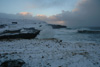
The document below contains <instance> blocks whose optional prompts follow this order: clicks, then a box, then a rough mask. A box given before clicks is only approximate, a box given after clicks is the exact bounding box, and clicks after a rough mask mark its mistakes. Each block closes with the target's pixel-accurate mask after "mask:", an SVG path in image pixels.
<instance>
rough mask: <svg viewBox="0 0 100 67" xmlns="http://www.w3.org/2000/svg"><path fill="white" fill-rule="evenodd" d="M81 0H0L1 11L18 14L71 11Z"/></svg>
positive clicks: (49, 14) (51, 13) (48, 13)
mask: <svg viewBox="0 0 100 67" xmlns="http://www.w3.org/2000/svg"><path fill="white" fill-rule="evenodd" d="M78 1H79V0H0V12H1V13H8V14H16V13H20V12H30V13H32V14H33V16H35V15H38V14H43V15H46V16H51V15H55V14H58V13H61V12H62V11H63V10H66V11H71V10H72V9H73V8H74V6H75V5H76V3H77V2H78Z"/></svg>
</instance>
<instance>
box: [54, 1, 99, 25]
mask: <svg viewBox="0 0 100 67" xmlns="http://www.w3.org/2000/svg"><path fill="white" fill-rule="evenodd" d="M55 17H56V18H57V19H58V20H62V21H64V22H65V23H66V25H67V26H69V27H85V26H88V27H91V26H94V27H97V26H99V27H100V0H82V1H81V2H79V3H78V5H77V6H76V8H75V9H73V10H72V11H71V12H69V11H63V12H62V13H61V14H57V15H55Z"/></svg>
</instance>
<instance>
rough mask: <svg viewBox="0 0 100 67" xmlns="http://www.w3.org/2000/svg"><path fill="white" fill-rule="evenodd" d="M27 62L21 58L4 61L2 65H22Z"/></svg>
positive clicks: (4, 66) (11, 66)
mask: <svg viewBox="0 0 100 67" xmlns="http://www.w3.org/2000/svg"><path fill="white" fill-rule="evenodd" d="M24 64H25V62H24V61H23V60H21V59H17V60H7V61H4V62H3V63H2V64H1V65H0V67H22V66H23V65H24Z"/></svg>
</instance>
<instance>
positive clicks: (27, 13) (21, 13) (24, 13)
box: [18, 12, 32, 16]
mask: <svg viewBox="0 0 100 67" xmlns="http://www.w3.org/2000/svg"><path fill="white" fill-rule="evenodd" d="M18 14H20V15H24V16H25V15H30V16H32V13H29V12H20V13H18Z"/></svg>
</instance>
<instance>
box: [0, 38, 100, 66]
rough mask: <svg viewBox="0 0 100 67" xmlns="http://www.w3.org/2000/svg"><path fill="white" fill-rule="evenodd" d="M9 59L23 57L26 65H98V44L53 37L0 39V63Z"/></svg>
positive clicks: (99, 61) (99, 64) (99, 53)
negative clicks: (63, 40) (65, 40)
mask: <svg viewBox="0 0 100 67" xmlns="http://www.w3.org/2000/svg"><path fill="white" fill-rule="evenodd" d="M9 59H23V60H24V61H25V62H26V64H27V65H26V67H100V44H99V43H91V42H83V43H82V42H60V41H58V40H55V39H50V40H39V39H30V40H25V39H21V40H20V39H19V40H9V41H0V64H1V63H2V62H3V61H5V60H9ZM24 67H25V66H24Z"/></svg>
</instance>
